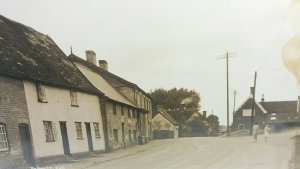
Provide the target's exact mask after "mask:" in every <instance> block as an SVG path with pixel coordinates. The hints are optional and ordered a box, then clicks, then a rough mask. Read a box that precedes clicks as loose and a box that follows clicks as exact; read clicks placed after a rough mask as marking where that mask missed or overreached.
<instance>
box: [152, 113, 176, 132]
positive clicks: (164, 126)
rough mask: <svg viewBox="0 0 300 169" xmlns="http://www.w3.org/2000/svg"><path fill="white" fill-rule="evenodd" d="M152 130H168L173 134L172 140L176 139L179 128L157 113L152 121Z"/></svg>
mask: <svg viewBox="0 0 300 169" xmlns="http://www.w3.org/2000/svg"><path fill="white" fill-rule="evenodd" d="M152 128H153V130H158V131H159V130H168V131H172V132H173V133H174V138H178V129H179V126H177V125H174V124H172V123H171V122H170V121H169V120H168V119H166V118H165V117H164V116H163V115H161V114H160V113H158V114H157V115H155V116H154V118H153V119H152Z"/></svg>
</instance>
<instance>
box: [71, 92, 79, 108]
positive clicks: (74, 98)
mask: <svg viewBox="0 0 300 169" xmlns="http://www.w3.org/2000/svg"><path fill="white" fill-rule="evenodd" d="M70 100H71V106H74V107H79V105H78V99H77V92H76V91H73V90H70Z"/></svg>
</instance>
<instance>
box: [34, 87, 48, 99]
mask: <svg viewBox="0 0 300 169" xmlns="http://www.w3.org/2000/svg"><path fill="white" fill-rule="evenodd" d="M36 92H37V96H38V101H39V102H42V103H47V102H48V101H47V98H46V91H45V86H44V85H43V84H41V83H37V84H36Z"/></svg>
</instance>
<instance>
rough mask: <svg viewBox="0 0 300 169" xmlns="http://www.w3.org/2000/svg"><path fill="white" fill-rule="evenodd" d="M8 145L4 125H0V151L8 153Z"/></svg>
mask: <svg viewBox="0 0 300 169" xmlns="http://www.w3.org/2000/svg"><path fill="white" fill-rule="evenodd" d="M8 150H9V145H8V140H7V133H6V128H5V125H3V124H0V151H8Z"/></svg>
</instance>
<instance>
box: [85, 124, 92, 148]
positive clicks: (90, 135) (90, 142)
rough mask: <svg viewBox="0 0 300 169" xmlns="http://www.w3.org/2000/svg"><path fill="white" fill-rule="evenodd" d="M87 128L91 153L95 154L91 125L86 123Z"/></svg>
mask: <svg viewBox="0 0 300 169" xmlns="http://www.w3.org/2000/svg"><path fill="white" fill-rule="evenodd" d="M85 128H86V134H87V140H88V145H89V151H90V152H93V151H94V147H93V140H92V132H91V125H90V123H85Z"/></svg>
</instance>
